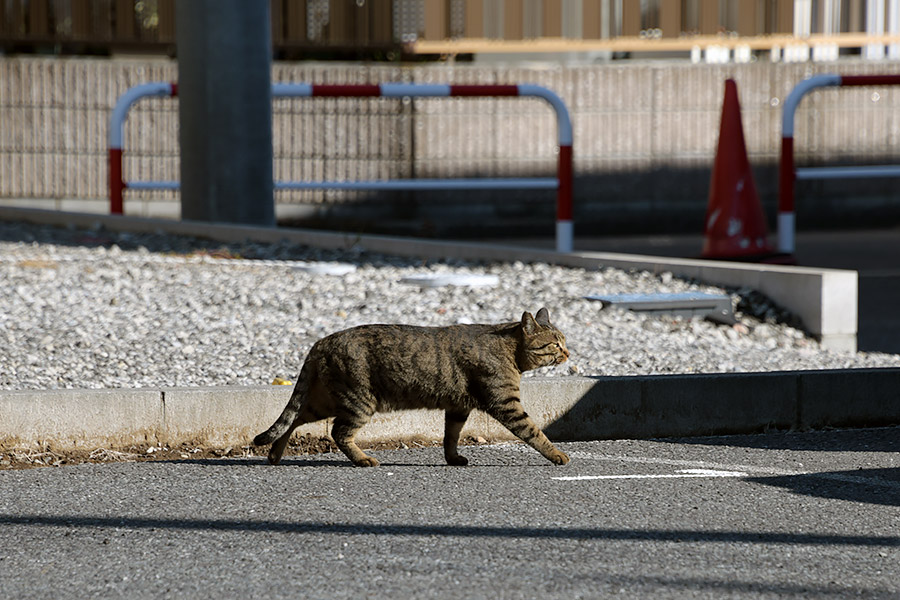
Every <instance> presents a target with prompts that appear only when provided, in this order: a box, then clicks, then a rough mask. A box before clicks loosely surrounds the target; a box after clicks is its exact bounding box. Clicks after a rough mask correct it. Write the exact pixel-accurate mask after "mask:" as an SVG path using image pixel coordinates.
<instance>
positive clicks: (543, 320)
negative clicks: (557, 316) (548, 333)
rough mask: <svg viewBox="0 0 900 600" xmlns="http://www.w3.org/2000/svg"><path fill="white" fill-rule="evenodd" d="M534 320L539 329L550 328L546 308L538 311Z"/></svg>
mask: <svg viewBox="0 0 900 600" xmlns="http://www.w3.org/2000/svg"><path fill="white" fill-rule="evenodd" d="M534 318H535V320H537V322H538V325H540V326H541V327H550V313H549V312H548V311H547V309H546V308H542V309H541V310H539V311H538V312H537V315H536V316H535V317H534Z"/></svg>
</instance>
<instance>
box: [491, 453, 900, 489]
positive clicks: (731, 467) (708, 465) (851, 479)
mask: <svg viewBox="0 0 900 600" xmlns="http://www.w3.org/2000/svg"><path fill="white" fill-rule="evenodd" d="M492 447H494V448H497V449H500V450H509V451H513V452H534V450H532V449H531V448H529V447H528V446H526V445H525V444H521V443H517V442H501V443H499V444H493V445H492ZM569 457H570V458H573V459H575V458H577V459H579V460H591V461H599V462H619V463H623V462H624V463H634V464H641V465H666V466H672V467H687V469H685V470H690V469H710V470H717V471H736V472H737V471H739V472H741V473H743V475H742V477H749V476H751V475H756V476H767V477H795V476H799V475H806V476H809V477H816V478H817V479H825V480H829V481H836V482H839V483H847V484H853V485H867V486H874V487H880V488H887V489H891V490H900V481H895V480H891V479H883V478H880V477H866V476H857V475H850V474H848V473H829V472H816V471H808V470H803V469H792V470H788V469H777V468H773V467H762V466H757V465H735V464H724V463H717V462H711V461H705V460H681V459H671V458H651V457H645V456H621V455H613V454H595V453H593V452H584V451H581V450H576V451H574V452H570V453H569ZM584 477H591V478H592V479H597V478H602V477H616V478H618V479H626V477H623V476H621V475H619V476H584ZM671 477H681V478H684V477H685V475H684V474H682V475H677V476H669V478H671ZM707 477H708V476H707ZM627 478H629V479H634V478H636V477H635V476H629V477H627ZM641 478H642V479H647V478H648V477H646V476H641Z"/></svg>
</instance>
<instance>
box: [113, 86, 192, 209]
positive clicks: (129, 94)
mask: <svg viewBox="0 0 900 600" xmlns="http://www.w3.org/2000/svg"><path fill="white" fill-rule="evenodd" d="M177 95H178V84H177V83H174V82H165V81H155V82H152V83H144V84H141V85H136V86H134V87H133V88H129V89H128V90H127V91H126V92H125V93H124V94H122V95H121V96H119V99H118V101H116V106H115V107H114V108H113V111H112V115H111V116H110V118H109V212H110V213H111V214H114V215H121V214H122V211H123V208H124V201H123V196H124V192H125V188H126V187H129V185H128V183H127V182H126V181H125V179H124V177H123V173H122V147H123V145H124V138H125V119H126V117H127V116H128V111H129V110H130V109H131V106H132V105H133V104H134V103H135V102H137V101H138V100H140V99H141V98H146V97H148V96H177Z"/></svg>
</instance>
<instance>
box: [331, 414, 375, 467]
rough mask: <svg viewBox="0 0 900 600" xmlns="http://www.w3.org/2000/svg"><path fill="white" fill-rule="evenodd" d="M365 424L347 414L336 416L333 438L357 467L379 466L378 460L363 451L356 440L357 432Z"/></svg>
mask: <svg viewBox="0 0 900 600" xmlns="http://www.w3.org/2000/svg"><path fill="white" fill-rule="evenodd" d="M366 421H368V419H366ZM363 425H365V422H362V423H360V422H359V421H357V420H355V419H352V418H348V417H346V416H338V417H335V419H334V425H333V426H332V427H331V438H332V439H333V440H334V443H335V444H337V447H338V448H340V450H341V452H343V453H344V454H345V455H346V456H347V458H349V459H350V460H351V461H353V464H354V465H356V466H357V467H377V466H378V460H376V459H375V457H374V456H369V455H368V454H366V453H365V452H363V451H362V449H361V448H360V447H359V446H357V445H356V442H355V441H354V438H355V437H356V432H357V431H359V430H360V429H362V426H363Z"/></svg>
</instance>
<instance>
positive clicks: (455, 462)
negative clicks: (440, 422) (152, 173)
mask: <svg viewBox="0 0 900 600" xmlns="http://www.w3.org/2000/svg"><path fill="white" fill-rule="evenodd" d="M468 418H469V412H468V411H454V410H448V411H447V412H446V413H445V415H444V458H445V459H446V460H447V464H448V465H452V466H455V467H464V466H466V465H467V464H469V459H467V458H466V457H465V456H460V455H459V452H458V451H457V448H458V447H459V432H460V431H462V428H463V425H465V424H466V419H468Z"/></svg>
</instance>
